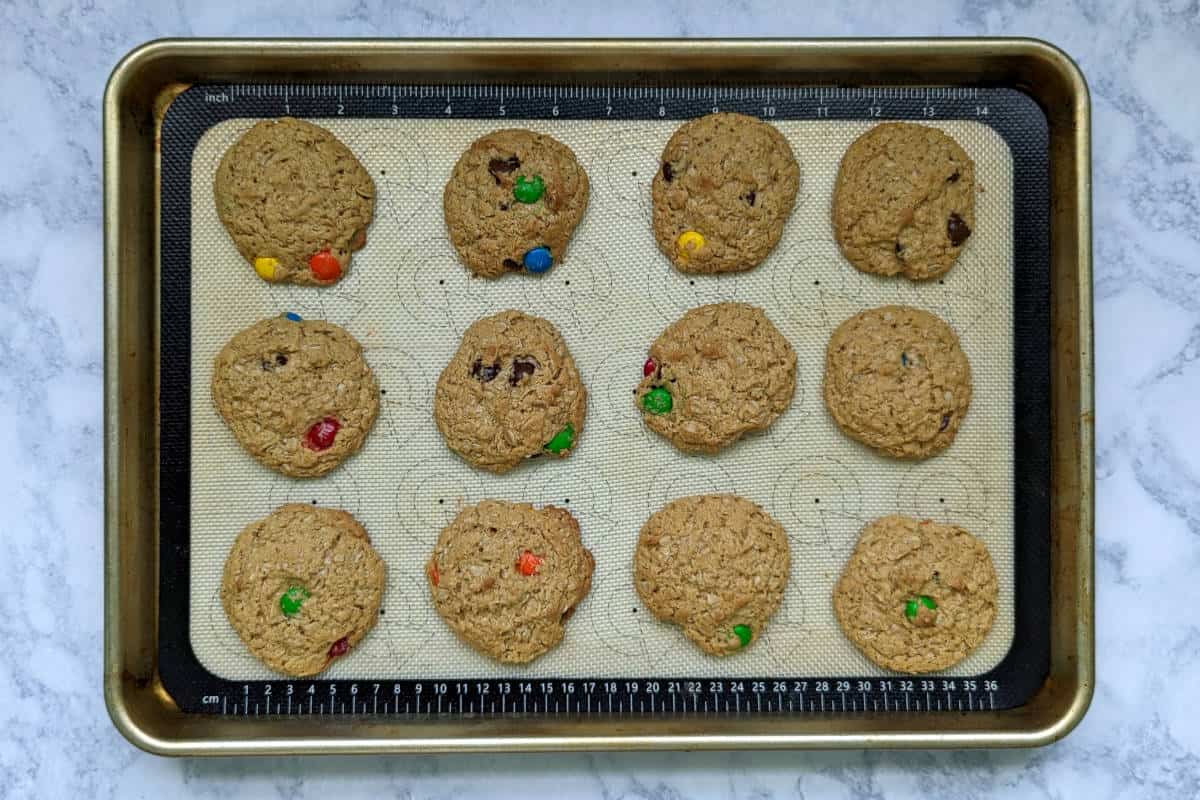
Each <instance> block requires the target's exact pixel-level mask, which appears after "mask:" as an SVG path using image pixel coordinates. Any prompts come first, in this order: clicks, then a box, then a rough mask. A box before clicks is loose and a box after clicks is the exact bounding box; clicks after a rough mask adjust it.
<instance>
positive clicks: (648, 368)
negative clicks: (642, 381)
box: [642, 358, 658, 378]
mask: <svg viewBox="0 0 1200 800" xmlns="http://www.w3.org/2000/svg"><path fill="white" fill-rule="evenodd" d="M656 369H658V364H655V363H654V359H653V358H647V359H646V363H645V364H642V375H644V376H645V377H647V378H649V377H650V376H651V375H653V374H654V370H656Z"/></svg>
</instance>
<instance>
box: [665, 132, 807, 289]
mask: <svg viewBox="0 0 1200 800" xmlns="http://www.w3.org/2000/svg"><path fill="white" fill-rule="evenodd" d="M661 162H662V163H661V166H660V168H659V170H658V173H657V174H656V175H655V176H654V181H653V183H652V184H651V186H650V198H651V201H652V204H653V227H654V238H655V239H656V240H657V241H658V248H659V249H660V250H662V252H663V253H664V254H665V255H666V257H667V258H669V259H671V263H672V264H674V265H675V268H676V269H678V270H679V271H681V272H695V273H716V272H741V271H743V270H748V269H751V268H753V267H755V266H757V265H758V264H759V263H761V262H762V260H763V259H764V258H766V257H767V255H768V254H769V253H770V252H771V251H772V250H774V249H775V245H776V244H778V242H779V237H780V236H782V235H783V226H784V223H786V222H787V220H788V217H789V216H791V213H792V206H793V205H794V204H795V202H796V191H797V190H798V189H799V188H800V166H799V165H798V164H797V163H796V157H795V156H794V155H793V154H792V148H791V145H789V144H788V142H787V139H785V138H784V137H783V134H781V133H780V132H779V131H778V130H776V129H775V128H774V127H773V126H772V125H768V124H767V123H765V122H761V121H759V120H757V119H755V118H753V117H747V116H743V115H741V114H728V113H721V114H709V115H707V116H704V117H700V118H698V119H693V120H690V121H689V122H685V123H684V124H683V125H681V126H680V127H679V130H677V131H675V133H674V134H673V135H672V136H671V138H670V139H669V140H668V141H667V146H666V147H665V148H663V153H662V158H661Z"/></svg>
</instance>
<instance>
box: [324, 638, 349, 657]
mask: <svg viewBox="0 0 1200 800" xmlns="http://www.w3.org/2000/svg"><path fill="white" fill-rule="evenodd" d="M348 652H350V641H349V640H348V639H347V638H346V637H345V636H343V637H342V638H340V639H338V640H337V641H336V642H334V643H333V644H331V645H330V646H329V657H330V658H337V657H338V656H344V655H346V653H348Z"/></svg>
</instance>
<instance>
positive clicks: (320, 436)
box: [303, 417, 342, 452]
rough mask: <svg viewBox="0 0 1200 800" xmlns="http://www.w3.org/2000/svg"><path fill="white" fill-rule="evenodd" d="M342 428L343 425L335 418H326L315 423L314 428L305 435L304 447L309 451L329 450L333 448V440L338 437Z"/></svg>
mask: <svg viewBox="0 0 1200 800" xmlns="http://www.w3.org/2000/svg"><path fill="white" fill-rule="evenodd" d="M340 427H342V425H341V423H340V422H338V421H337V420H336V419H334V418H333V417H326V418H325V419H323V420H321V421H320V422H315V423H313V426H312V427H311V428H309V429H308V433H306V434H304V442H303V444H304V446H305V447H307V448H308V449H309V450H316V451H318V452H319V451H321V450H328V449H329V448H330V447H332V446H333V439H334V437H336V436H337V432H338V428H340Z"/></svg>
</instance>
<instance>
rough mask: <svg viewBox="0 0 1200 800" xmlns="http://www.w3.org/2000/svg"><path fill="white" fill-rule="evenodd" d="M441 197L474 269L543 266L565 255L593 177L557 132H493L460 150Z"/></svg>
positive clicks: (454, 238)
mask: <svg viewBox="0 0 1200 800" xmlns="http://www.w3.org/2000/svg"><path fill="white" fill-rule="evenodd" d="M442 203H443V210H444V213H445V216H446V230H447V231H449V233H450V241H451V242H452V243H453V244H454V249H455V250H456V251H458V257H459V259H460V260H461V261H462V262H463V264H465V265H466V266H467V268H468V269H469V270H471V272H473V273H475V274H476V275H479V276H481V277H484V278H496V277H499V276H501V275H503V274H504V273H506V272H522V271H525V272H531V273H542V272H545V271H547V270H548V269H550V267H551V266H552V265H553V264H561V263H562V261H563V259H564V258H565V257H566V254H567V242H569V241H570V240H571V234H572V233H574V232H575V226H577V225H578V224H579V221H580V220H581V219H583V212H584V210H585V209H587V203H588V177H587V173H586V172H584V170H583V167H581V166H580V165H579V162H578V161H577V160H576V159H575V154H574V153H573V152H571V148H569V147H567V146H566V145H565V144H563V143H562V142H560V141H558V140H557V139H554V138H552V137H550V136H547V135H546V134H544V133H534V132H533V131H527V130H517V129H512V130H501V131H493V132H492V133H489V134H487V135H486V136H482V137H480V138H479V139H477V140H476V141H475V142H474V143H473V144H472V145H471V146H470V147H468V148H467V150H466V152H465V153H463V154H462V156H461V157H459V159H458V163H457V164H455V165H454V170H453V171H452V172H451V173H450V180H449V181H448V182H447V183H446V190H445V192H444V193H443V194H442Z"/></svg>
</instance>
